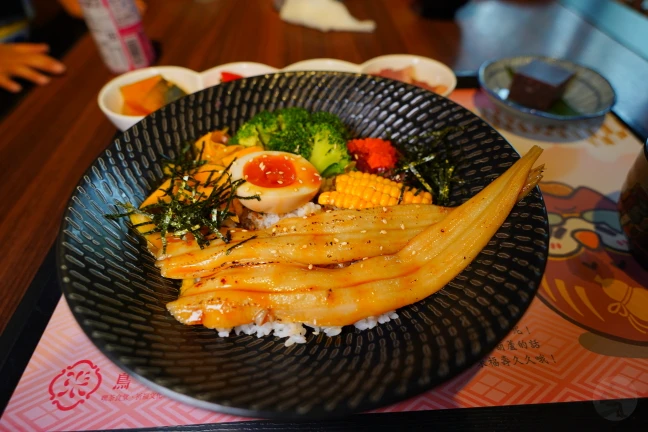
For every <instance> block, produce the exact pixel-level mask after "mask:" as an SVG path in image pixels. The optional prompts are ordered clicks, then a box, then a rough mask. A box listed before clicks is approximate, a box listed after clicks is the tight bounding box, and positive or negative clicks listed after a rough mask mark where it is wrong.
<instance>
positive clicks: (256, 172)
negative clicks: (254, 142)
mask: <svg viewBox="0 0 648 432" xmlns="http://www.w3.org/2000/svg"><path fill="white" fill-rule="evenodd" d="M264 156H265V157H264ZM264 156H257V157H256V158H254V159H252V160H251V161H250V162H248V163H247V164H245V167H244V168H243V178H244V179H245V180H246V181H248V182H250V183H252V184H255V185H257V186H261V187H265V188H281V187H286V186H290V185H292V184H293V183H295V182H296V181H297V171H296V170H295V165H294V164H293V162H292V161H291V160H290V159H288V158H287V157H284V156H274V155H273V156H268V155H264Z"/></svg>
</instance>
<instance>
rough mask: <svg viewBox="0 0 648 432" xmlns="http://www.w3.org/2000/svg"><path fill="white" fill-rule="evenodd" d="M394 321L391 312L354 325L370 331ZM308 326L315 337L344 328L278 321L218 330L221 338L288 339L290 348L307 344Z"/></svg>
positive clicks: (336, 332) (396, 316)
mask: <svg viewBox="0 0 648 432" xmlns="http://www.w3.org/2000/svg"><path fill="white" fill-rule="evenodd" d="M394 319H398V314H397V313H396V311H390V312H387V313H384V314H382V315H380V316H377V317H374V316H370V317H367V318H365V319H361V320H360V321H358V322H357V323H355V324H353V325H354V326H355V328H357V329H358V330H369V329H372V328H374V327H376V326H377V325H378V324H384V323H386V322H389V321H391V320H394ZM306 326H307V327H310V328H312V329H313V334H314V335H318V334H320V333H324V334H325V335H326V336H329V337H332V336H337V335H339V334H340V333H342V327H319V326H312V325H310V324H299V323H282V322H278V321H274V322H267V323H264V324H245V325H240V326H237V327H234V328H218V329H216V330H217V331H218V336H220V337H228V336H230V335H231V334H232V330H233V331H234V333H235V334H236V335H240V334H246V335H256V337H259V338H260V337H264V336H269V335H271V334H273V335H274V336H276V337H278V338H286V342H285V345H286V346H287V347H289V346H291V345H294V344H302V343H306V332H307V331H308V329H307V328H306Z"/></svg>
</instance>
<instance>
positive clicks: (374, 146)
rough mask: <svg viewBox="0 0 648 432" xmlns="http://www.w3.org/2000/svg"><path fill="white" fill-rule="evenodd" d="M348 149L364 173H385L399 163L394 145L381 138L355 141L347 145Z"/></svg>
mask: <svg viewBox="0 0 648 432" xmlns="http://www.w3.org/2000/svg"><path fill="white" fill-rule="evenodd" d="M347 149H348V150H349V153H351V156H352V157H353V159H354V160H355V161H356V167H357V168H358V170H360V171H363V172H369V173H376V172H384V171H387V170H390V169H392V168H394V167H395V166H396V162H397V161H398V157H397V156H396V149H395V148H394V146H393V145H392V143H391V142H390V141H387V140H384V139H380V138H363V139H354V140H351V141H349V142H348V143H347Z"/></svg>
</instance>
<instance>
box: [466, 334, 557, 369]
mask: <svg viewBox="0 0 648 432" xmlns="http://www.w3.org/2000/svg"><path fill="white" fill-rule="evenodd" d="M511 334H512V335H513V336H516V335H521V336H523V337H524V338H522V339H518V340H513V339H508V340H506V341H503V342H501V343H499V344H498V345H497V346H496V347H495V351H493V352H492V353H491V356H489V357H486V358H484V359H482V360H481V361H480V362H479V365H480V366H481V367H501V366H504V367H508V366H516V365H533V364H546V365H551V364H554V363H556V359H555V358H554V356H553V354H549V355H547V354H544V353H542V352H539V351H538V350H540V348H541V344H540V342H538V341H537V340H536V339H531V338H527V337H528V336H530V335H531V331H530V330H529V328H528V327H524V329H523V330H520V329H519V328H518V326H515V327H513V330H512V331H511ZM520 350H525V351H530V350H531V351H534V352H532V353H528V352H525V353H522V352H516V351H520ZM505 353H506V354H505ZM493 354H495V355H493Z"/></svg>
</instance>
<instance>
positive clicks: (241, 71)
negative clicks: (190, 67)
mask: <svg viewBox="0 0 648 432" xmlns="http://www.w3.org/2000/svg"><path fill="white" fill-rule="evenodd" d="M221 72H230V73H233V74H237V75H241V76H242V77H244V78H248V77H253V76H257V75H265V74H271V73H275V72H278V69H277V68H273V67H272V66H268V65H265V64H262V63H254V62H235V63H227V64H224V65H220V66H216V67H213V68H211V69H207V70H206V71H204V72H203V73H201V74H200V76H201V77H202V84H203V88H207V87H212V86H215V85H218V84H220V83H221Z"/></svg>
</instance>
